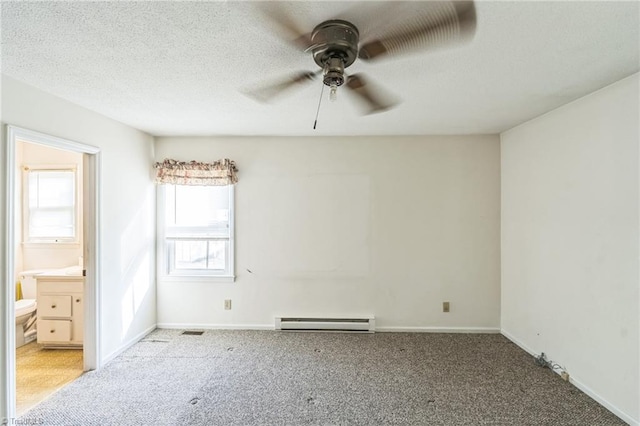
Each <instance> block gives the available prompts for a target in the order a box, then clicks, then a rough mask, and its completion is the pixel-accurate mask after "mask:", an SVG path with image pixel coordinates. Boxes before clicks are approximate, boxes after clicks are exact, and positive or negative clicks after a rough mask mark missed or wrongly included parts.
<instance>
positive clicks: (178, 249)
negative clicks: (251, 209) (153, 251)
mask: <svg viewBox="0 0 640 426" xmlns="http://www.w3.org/2000/svg"><path fill="white" fill-rule="evenodd" d="M160 188H161V189H160V198H159V205H160V206H161V220H159V224H160V226H161V228H162V229H161V230H160V231H161V233H162V235H161V237H162V247H161V248H160V249H161V251H162V252H163V253H162V254H161V259H163V260H162V261H161V268H162V271H161V273H162V275H163V276H165V277H171V276H174V277H185V276H187V277H188V276H191V277H194V276H195V277H226V278H232V277H233V185H226V186H186V185H162V186H160ZM162 216H164V218H163V219H162Z"/></svg>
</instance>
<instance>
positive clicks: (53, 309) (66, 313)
mask: <svg viewBox="0 0 640 426" xmlns="http://www.w3.org/2000/svg"><path fill="white" fill-rule="evenodd" d="M38 316H39V317H70V316H71V296H53V295H42V296H41V297H40V298H39V299H38Z"/></svg>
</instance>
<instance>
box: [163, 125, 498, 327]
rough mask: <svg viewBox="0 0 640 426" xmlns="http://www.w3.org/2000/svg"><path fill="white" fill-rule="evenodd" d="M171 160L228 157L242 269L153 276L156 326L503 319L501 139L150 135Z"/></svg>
mask: <svg viewBox="0 0 640 426" xmlns="http://www.w3.org/2000/svg"><path fill="white" fill-rule="evenodd" d="M166 157H168V158H175V159H179V160H200V161H213V160H216V159H219V158H223V157H228V158H231V159H233V160H235V161H236V162H237V164H238V168H239V169H240V172H239V183H238V184H237V185H236V194H235V195H236V207H237V211H236V261H237V264H236V274H237V280H236V282H235V283H233V284H222V283H193V282H190V283H175V282H171V283H162V282H159V283H158V323H159V325H160V326H163V325H164V326H170V325H183V326H184V325H193V326H196V325H202V326H213V325H223V326H234V325H235V326H241V327H247V326H265V327H273V317H274V315H276V314H281V315H288V314H294V315H332V314H333V315H347V314H375V316H376V321H377V323H376V325H377V326H378V328H383V329H402V328H411V327H416V328H423V329H435V328H436V327H444V328H449V329H455V328H462V329H470V328H480V329H484V330H487V329H493V330H497V329H498V327H499V321H500V319H499V312H500V306H499V297H500V296H499V294H500V283H499V220H500V216H499V209H500V205H499V191H500V189H499V188H500V181H499V179H500V178H499V176H500V161H499V140H498V137H497V136H470V137H358V138H349V137H333V138H201V139H198V138H193V139H192V138H158V139H157V140H156V159H157V160H158V161H161V160H162V159H164V158H166ZM249 271H251V272H249ZM225 298H230V299H232V301H233V304H232V306H233V309H232V310H230V311H225V310H224V309H223V308H224V302H223V300H224V299H225ZM443 301H449V302H451V312H450V313H448V314H445V313H442V302H443Z"/></svg>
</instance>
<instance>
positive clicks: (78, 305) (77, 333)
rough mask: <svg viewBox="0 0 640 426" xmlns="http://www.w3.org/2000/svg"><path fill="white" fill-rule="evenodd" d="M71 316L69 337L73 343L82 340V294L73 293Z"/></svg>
mask: <svg viewBox="0 0 640 426" xmlns="http://www.w3.org/2000/svg"><path fill="white" fill-rule="evenodd" d="M72 297H73V316H72V317H71V339H72V340H73V342H74V343H82V341H83V340H84V305H83V302H82V294H74V295H72Z"/></svg>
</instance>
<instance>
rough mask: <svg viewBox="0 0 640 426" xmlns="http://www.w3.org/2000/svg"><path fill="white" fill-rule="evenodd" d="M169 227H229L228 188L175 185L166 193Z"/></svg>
mask: <svg viewBox="0 0 640 426" xmlns="http://www.w3.org/2000/svg"><path fill="white" fill-rule="evenodd" d="M168 192H169V193H170V194H168V196H167V212H168V213H169V214H167V219H168V223H167V224H168V225H169V226H189V227H192V226H206V227H215V228H220V229H228V227H229V186H183V185H175V186H174V187H173V191H168ZM171 192H173V193H172V194H171Z"/></svg>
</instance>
